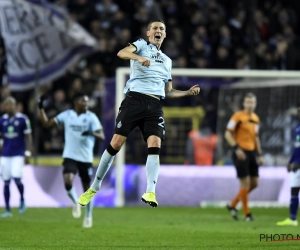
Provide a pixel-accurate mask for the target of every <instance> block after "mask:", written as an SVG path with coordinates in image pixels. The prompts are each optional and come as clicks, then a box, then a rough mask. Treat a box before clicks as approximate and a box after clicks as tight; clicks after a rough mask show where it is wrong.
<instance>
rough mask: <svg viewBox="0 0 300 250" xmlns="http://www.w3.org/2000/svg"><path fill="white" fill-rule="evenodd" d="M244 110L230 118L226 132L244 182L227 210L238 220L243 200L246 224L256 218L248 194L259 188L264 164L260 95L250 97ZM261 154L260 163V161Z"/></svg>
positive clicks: (248, 95) (239, 176)
mask: <svg viewBox="0 0 300 250" xmlns="http://www.w3.org/2000/svg"><path fill="white" fill-rule="evenodd" d="M243 106H244V109H243V110H241V111H238V112H236V113H235V114H233V116H232V117H231V118H230V121H229V123H228V125H227V130H226V132H225V139H226V141H227V142H228V144H229V146H230V147H231V148H232V150H233V162H234V165H235V167H236V171H237V176H238V178H239V179H240V190H239V192H238V194H237V195H236V196H235V198H234V199H233V200H232V202H231V205H227V209H228V210H229V211H230V212H231V215H232V217H233V218H234V219H235V220H238V214H237V210H236V208H235V207H236V205H237V203H238V202H239V200H241V201H242V204H243V210H244V215H245V220H246V221H252V220H253V217H252V215H251V213H250V210H249V208H248V194H249V193H250V192H251V191H252V190H253V189H255V188H256V187H257V185H258V166H259V165H262V164H263V158H262V150H261V146H260V140H259V137H258V132H259V117H258V116H257V115H256V114H255V113H254V110H255V107H256V96H255V95H254V94H252V93H248V94H246V96H245V97H244V103H243ZM256 153H257V154H258V162H257V160H256Z"/></svg>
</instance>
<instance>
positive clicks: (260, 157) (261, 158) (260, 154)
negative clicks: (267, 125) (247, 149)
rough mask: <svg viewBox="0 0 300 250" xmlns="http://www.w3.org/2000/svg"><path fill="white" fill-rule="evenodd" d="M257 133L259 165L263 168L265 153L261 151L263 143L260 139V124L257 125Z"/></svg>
mask: <svg viewBox="0 0 300 250" xmlns="http://www.w3.org/2000/svg"><path fill="white" fill-rule="evenodd" d="M255 133H256V137H255V144H256V151H257V154H258V164H259V165H260V166H261V165H263V164H264V159H263V152H262V149H261V143H260V139H259V124H256V125H255Z"/></svg>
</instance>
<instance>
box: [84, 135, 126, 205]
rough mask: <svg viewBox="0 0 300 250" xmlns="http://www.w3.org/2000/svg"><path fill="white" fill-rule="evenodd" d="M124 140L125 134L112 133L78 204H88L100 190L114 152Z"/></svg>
mask: <svg viewBox="0 0 300 250" xmlns="http://www.w3.org/2000/svg"><path fill="white" fill-rule="evenodd" d="M125 141H126V137H125V136H122V135H119V134H114V136H113V138H112V140H111V142H110V144H109V145H108V147H107V148H106V150H105V151H104V152H103V154H102V156H101V159H100V163H99V165H98V168H97V171H96V175H95V178H94V180H93V183H92V185H91V187H90V188H89V189H88V190H87V191H86V192H85V193H83V194H82V195H81V196H80V197H79V199H78V203H79V204H80V205H82V206H85V205H87V204H89V202H90V201H91V199H92V198H93V197H94V196H95V194H96V193H97V192H98V191H99V190H100V187H101V184H102V180H103V178H104V177H105V175H106V173H107V172H108V170H109V168H110V167H111V164H112V163H113V161H114V159H115V156H116V154H117V153H118V152H119V150H120V149H121V147H122V145H123V144H124V142H125Z"/></svg>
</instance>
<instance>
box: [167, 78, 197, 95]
mask: <svg viewBox="0 0 300 250" xmlns="http://www.w3.org/2000/svg"><path fill="white" fill-rule="evenodd" d="M165 93H166V98H180V97H185V96H192V95H198V94H199V93H200V87H199V85H198V84H197V85H194V86H193V87H191V88H190V89H189V90H185V91H181V90H176V89H173V87H172V81H168V82H167V83H166V85H165Z"/></svg>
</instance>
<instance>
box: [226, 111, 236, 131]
mask: <svg viewBox="0 0 300 250" xmlns="http://www.w3.org/2000/svg"><path fill="white" fill-rule="evenodd" d="M238 123H239V115H238V114H237V113H236V114H234V115H233V116H231V118H230V120H229V122H228V124H227V127H226V129H227V130H229V131H231V132H233V131H234V130H235V128H236V125H237V124H238Z"/></svg>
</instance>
